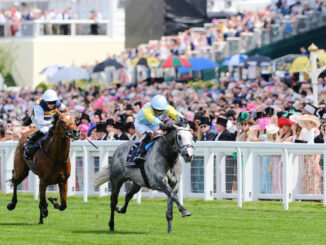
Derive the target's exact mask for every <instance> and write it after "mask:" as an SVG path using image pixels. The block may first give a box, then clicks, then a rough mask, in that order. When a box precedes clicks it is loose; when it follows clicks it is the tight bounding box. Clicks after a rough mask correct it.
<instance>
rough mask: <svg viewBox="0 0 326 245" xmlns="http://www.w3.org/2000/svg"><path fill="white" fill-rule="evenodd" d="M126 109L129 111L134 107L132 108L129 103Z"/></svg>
mask: <svg viewBox="0 0 326 245" xmlns="http://www.w3.org/2000/svg"><path fill="white" fill-rule="evenodd" d="M125 110H126V111H128V110H130V111H132V110H133V108H132V106H131V105H130V104H128V105H127V106H126V109H125Z"/></svg>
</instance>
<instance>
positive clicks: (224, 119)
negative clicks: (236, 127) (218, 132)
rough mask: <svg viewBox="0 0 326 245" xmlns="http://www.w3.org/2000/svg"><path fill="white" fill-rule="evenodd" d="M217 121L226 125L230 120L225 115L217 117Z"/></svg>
mask: <svg viewBox="0 0 326 245" xmlns="http://www.w3.org/2000/svg"><path fill="white" fill-rule="evenodd" d="M215 123H216V124H219V125H222V126H224V127H226V124H227V123H228V120H227V119H226V118H223V117H218V118H217V119H216V122H215Z"/></svg>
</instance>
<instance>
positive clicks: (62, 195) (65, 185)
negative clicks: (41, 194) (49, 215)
mask: <svg viewBox="0 0 326 245" xmlns="http://www.w3.org/2000/svg"><path fill="white" fill-rule="evenodd" d="M58 185H59V190H60V201H61V204H60V205H59V203H58V202H57V198H55V197H49V201H50V202H51V203H52V204H53V207H54V208H55V209H59V210H60V211H63V210H65V209H66V208H67V188H68V182H67V181H66V182H64V183H60V184H58Z"/></svg>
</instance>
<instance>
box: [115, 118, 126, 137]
mask: <svg viewBox="0 0 326 245" xmlns="http://www.w3.org/2000/svg"><path fill="white" fill-rule="evenodd" d="M113 128H114V131H115V135H114V138H115V139H116V140H129V138H128V136H127V135H126V134H125V133H124V128H125V125H124V123H123V122H119V121H116V122H115V123H114V125H113Z"/></svg>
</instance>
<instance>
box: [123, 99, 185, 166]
mask: <svg viewBox="0 0 326 245" xmlns="http://www.w3.org/2000/svg"><path fill="white" fill-rule="evenodd" d="M166 115H168V116H169V117H171V118H172V119H174V120H183V119H184V117H183V115H182V114H181V113H180V112H178V111H177V110H176V109H174V107H173V106H171V105H169V104H168V102H167V100H166V98H165V97H164V96H163V95H156V96H154V97H153V98H152V101H151V102H148V103H146V104H145V105H144V106H143V107H142V109H141V110H140V111H139V112H138V114H137V117H136V120H135V129H136V135H137V137H138V139H141V140H142V141H141V144H140V146H139V150H138V152H137V155H136V157H135V159H134V164H131V165H129V166H128V167H130V168H132V167H135V166H136V164H138V163H143V162H144V161H145V158H144V156H145V154H146V149H145V146H146V144H147V143H148V142H149V141H150V140H151V137H152V136H153V135H154V134H155V132H157V131H158V130H159V129H162V130H164V129H165V127H164V126H165V125H164V124H163V122H162V121H163V120H164V118H165V117H166Z"/></svg>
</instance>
